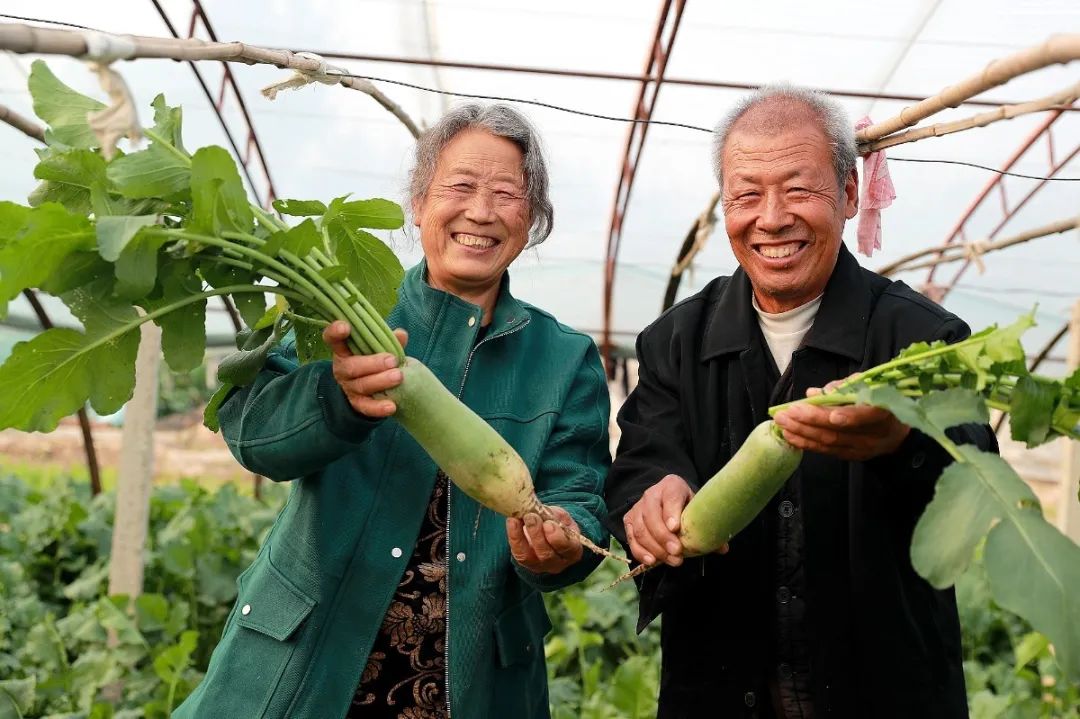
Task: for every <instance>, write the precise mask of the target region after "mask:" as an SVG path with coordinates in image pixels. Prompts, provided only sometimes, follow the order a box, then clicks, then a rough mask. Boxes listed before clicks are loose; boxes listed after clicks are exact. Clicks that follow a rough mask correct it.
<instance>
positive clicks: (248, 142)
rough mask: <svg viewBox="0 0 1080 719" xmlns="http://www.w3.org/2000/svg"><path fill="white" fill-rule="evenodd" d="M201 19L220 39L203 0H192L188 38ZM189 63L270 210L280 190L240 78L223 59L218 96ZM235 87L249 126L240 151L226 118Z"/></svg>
mask: <svg viewBox="0 0 1080 719" xmlns="http://www.w3.org/2000/svg"><path fill="white" fill-rule="evenodd" d="M150 1H151V2H152V3H154V7H155V8H156V9H157V11H158V15H160V16H161V19H162V20H163V21H164V22H165V27H167V28H168V29H169V32H170V33H172V36H173V37H175V38H179V37H180V33H179V32H177V30H176V28H175V27H174V26H173V23H172V21H171V20H170V19H169V16H168V14H167V13H166V12H165V9H164V8H163V7H162V6H161V3H160V2H159V1H158V0H150ZM199 22H201V24H202V26H203V28H204V29H205V30H206V33H207V35H209V36H210V39H211V40H213V41H214V42H217V41H218V39H217V33H216V32H214V27H213V25H211V24H210V18H209V17H207V15H206V11H205V10H203V7H202V4H201V3H200V2H199V0H192V10H191V20H190V22H189V23H188V34H187V37H189V38H191V37H195V26H196V24H197V23H199ZM188 65H189V66H190V67H191V71H192V72H193V73H194V74H195V79H196V80H197V81H198V83H199V86H200V87H201V88H202V91H203V94H204V95H206V99H207V100H209V101H210V106H211V107H212V108H213V109H214V113H215V114H216V115H217V118H218V122H220V123H221V129H222V130H224V131H225V137H226V138H227V139H228V141H229V145H230V146H231V147H232V149H233V153H234V154H235V155H236V157H237V159H238V160H240V166H241V169H242V170H243V171H244V175H245V177H247V181H248V185H249V186H250V187H251V191H252V192H253V193H254V194H255V198H256V200H258V202H259V204H260V205H262V206H263V207H265V208H267V209H269V208H270V205H271V203H272V202H273V201H274V200H275V199H276V198H277V191H276V190H275V189H274V180H273V178H272V177H271V176H270V165H269V164H267V162H266V155H265V154H264V153H263V148H262V143H260V142H259V135H258V133H256V132H255V124H254V122H253V121H252V119H251V114H250V113H249V112H248V109H247V103H245V102H244V96H243V95H241V94H240V87H239V85H237V84H236V79H235V78H234V77H233V74H232V70H230V69H229V64H228V63H226V62H222V63H221V65H222V76H221V85H220V86H219V88H218V92H217V97H216V98H215V97H214V94H213V93H211V92H210V87H209V85H207V84H206V80H205V79H204V78H203V76H202V73H201V72H200V71H199V68H198V67H196V65H195V63H194V62H191V61H188ZM226 89H231V90H232V93H231V95H232V97H233V98H235V100H236V105H237V107H238V109H239V110H240V115H241V116H242V117H243V118H244V124H246V125H247V138H246V139H245V143H244V151H243V152H241V151H240V145H239V144H238V143H237V141H236V138H235V137H234V136H233V133H232V130H231V128H230V127H229V123H228V121H226V119H225V116H224V114H223V110H224V107H225V100H226V94H225V90H226ZM252 150H254V151H255V154H256V155H258V157H259V167H260V168H261V170H262V175H263V178H264V179H265V180H266V189H267V193H266V197H262V193H260V192H259V188H258V187H257V186H256V185H255V181H254V179H253V178H252V175H251V164H252V162H251V151H252Z"/></svg>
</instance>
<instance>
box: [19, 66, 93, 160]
mask: <svg viewBox="0 0 1080 719" xmlns="http://www.w3.org/2000/svg"><path fill="white" fill-rule="evenodd" d="M28 86H29V88H30V95H31V96H32V97H33V98H34V114H35V115H37V116H38V117H40V118H41V119H42V120H44V121H45V124H47V125H48V126H49V129H48V131H46V133H45V140H46V142H48V143H49V144H50V145H52V144H56V143H60V144H63V145H67V146H69V147H79V148H84V149H92V148H95V147H97V146H98V139H97V137H96V136H95V135H94V131H93V130H91V129H90V124H89V123H88V122H87V119H86V117H87V115H89V114H90V113H92V112H98V111H101V110H104V109H105V105H104V103H101V102H98V101H97V100H95V99H93V98H91V97H87V96H86V95H82V94H80V93H77V92H75V91H74V90H72V89H71V88H70V87H68V86H67V85H65V84H64V83H62V82H60V80H58V79H57V78H56V75H53V73H52V70H50V69H49V66H48V65H46V64H45V63H44V61H42V60H35V61H34V62H33V64H31V66H30V80H29V83H28Z"/></svg>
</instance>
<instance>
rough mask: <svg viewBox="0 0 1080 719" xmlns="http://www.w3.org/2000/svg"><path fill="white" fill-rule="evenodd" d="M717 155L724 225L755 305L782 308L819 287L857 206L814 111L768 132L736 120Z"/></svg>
mask: <svg viewBox="0 0 1080 719" xmlns="http://www.w3.org/2000/svg"><path fill="white" fill-rule="evenodd" d="M760 109H761V108H755V110H760ZM755 110H751V111H750V113H753V112H755ZM744 119H749V120H750V121H749V122H744V121H743V120H744ZM721 160H722V165H721V167H722V171H723V194H722V197H723V206H724V224H725V226H726V228H727V234H728V237H729V238H730V240H731V249H732V251H733V252H734V253H735V258H736V259H737V260H738V261H739V264H740V265H741V266H742V268H743V269H744V270H745V271H746V274H747V275H748V276H749V277H750V283H751V285H753V288H754V297H755V299H756V300H757V303H758V306H759V307H761V309H763V310H765V311H766V312H784V311H787V310H790V309H794V308H796V307H799V306H800V305H803V304H806V303H807V302H809V301H810V300H812V299H814V298H815V297H817V296H818V295H820V294H821V293H822V292H824V290H825V285H826V284H827V283H828V281H829V277H830V276H831V275H832V271H833V268H834V267H835V266H836V257H837V254H838V253H839V251H840V243H841V242H842V235H843V232H844V223H845V221H847V220H849V219H851V218H852V217H854V216H855V213H856V211H857V209H858V177H857V175H856V172H855V170H852V171H851V173H850V174H849V175H848V177H847V178H846V181H845V183H844V186H843V187H839V188H838V187H837V182H836V173H835V171H834V169H833V164H832V154H831V151H830V146H829V141H828V138H827V137H826V136H825V134H824V133H823V132H822V131H821V129H820V128H819V127H818V123H817V122H815V121H814V118H813V116H812V115H809V114H807V117H806V121H805V122H795V123H791V124H789V125H788V126H787V127H785V128H782V129H779V130H778V131H773V132H760V131H757V130H756V129H755V126H754V123H753V121H752V118H743V119H740V120H739V122H737V123H736V125H735V127H734V128H733V129H732V131H731V133H730V134H729V135H728V136H727V141H726V142H725V143H724V147H723V148H722V156H721Z"/></svg>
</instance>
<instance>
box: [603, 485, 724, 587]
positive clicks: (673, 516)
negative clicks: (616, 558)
mask: <svg viewBox="0 0 1080 719" xmlns="http://www.w3.org/2000/svg"><path fill="white" fill-rule="evenodd" d="M693 496H694V491H693V490H692V489H690V485H689V484H687V483H686V480H685V479H683V478H682V477H680V476H678V475H677V474H669V475H667V476H666V477H664V478H663V479H661V480H660V481H659V482H657V483H656V484H654V485H653V486H651V487H649V488H648V489H647V490H645V494H643V495H641V499H639V500H638V501H637V504H635V505H634V506H633V507H631V508H630V511H629V512H627V513H626V515H625V516H624V517H623V527H624V528H625V529H626V538H627V540H628V541H629V542H630V553H631V554H633V555H634V559H636V560H638V561H639V562H641V563H642V564H648V565H650V566H651V565H653V564H656V563H658V562H664V563H666V564H668V565H670V566H672V567H677V566H679V565H680V564H682V561H683V557H682V552H683V546H682V542H680V541H679V529H680V527H681V526H682V525H681V519H682V511H683V507H685V506H686V503H687V502H689V501H690V498H691V497H693ZM720 551H721V553H723V552H726V551H727V545H725V546H724V548H723V549H721V550H720Z"/></svg>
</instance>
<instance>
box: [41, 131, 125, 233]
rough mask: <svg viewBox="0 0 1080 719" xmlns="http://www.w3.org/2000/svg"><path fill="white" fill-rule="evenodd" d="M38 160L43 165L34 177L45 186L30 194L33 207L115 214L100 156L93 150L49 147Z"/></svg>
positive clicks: (102, 160) (85, 213)
mask: <svg viewBox="0 0 1080 719" xmlns="http://www.w3.org/2000/svg"><path fill="white" fill-rule="evenodd" d="M38 156H39V157H40V158H41V161H40V162H38V164H37V166H36V167H34V177H36V178H38V179H39V180H42V182H41V184H39V185H38V186H37V188H36V189H35V190H34V191H33V192H31V193H30V197H29V198H28V200H27V201H28V203H29V204H30V206H32V207H37V206H38V205H42V204H44V203H46V202H58V203H60V204H61V205H63V206H64V207H66V208H67V209H68V211H69V212H72V213H75V214H80V215H88V214H90V213H91V212H93V213H94V214H96V215H98V216H100V215H109V214H112V212H113V202H112V200H111V199H110V198H109V193H108V180H107V179H106V177H105V160H104V159H103V158H102V157H101V155H99V154H98V153H96V152H93V151H91V150H67V151H62V150H57V149H56V148H53V147H49V148H46V149H44V150H40V151H39V152H38Z"/></svg>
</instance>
